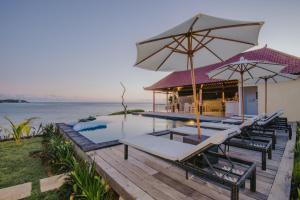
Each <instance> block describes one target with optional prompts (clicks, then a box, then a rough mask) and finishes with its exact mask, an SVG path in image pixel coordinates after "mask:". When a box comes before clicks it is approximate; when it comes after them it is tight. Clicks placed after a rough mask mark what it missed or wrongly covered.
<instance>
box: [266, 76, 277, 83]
mask: <svg viewBox="0 0 300 200" xmlns="http://www.w3.org/2000/svg"><path fill="white" fill-rule="evenodd" d="M271 79H272V80H273V81H274V82H275V83H278V81H276V80H275V78H274V76H273V77H271ZM267 80H268V79H267Z"/></svg>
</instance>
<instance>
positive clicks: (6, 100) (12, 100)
mask: <svg viewBox="0 0 300 200" xmlns="http://www.w3.org/2000/svg"><path fill="white" fill-rule="evenodd" d="M0 103H29V102H28V101H26V100H23V99H0Z"/></svg>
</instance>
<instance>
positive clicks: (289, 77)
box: [276, 73, 296, 81]
mask: <svg viewBox="0 0 300 200" xmlns="http://www.w3.org/2000/svg"><path fill="white" fill-rule="evenodd" d="M276 76H281V77H283V78H286V79H290V80H293V81H294V80H296V79H293V78H291V77H288V76H284V75H283V74H278V73H277V74H276Z"/></svg>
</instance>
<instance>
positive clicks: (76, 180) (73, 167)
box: [43, 124, 114, 200]
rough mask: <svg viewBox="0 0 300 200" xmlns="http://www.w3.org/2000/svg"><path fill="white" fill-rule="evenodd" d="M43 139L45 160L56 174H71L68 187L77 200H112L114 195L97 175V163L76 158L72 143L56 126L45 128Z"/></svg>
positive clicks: (50, 125)
mask: <svg viewBox="0 0 300 200" xmlns="http://www.w3.org/2000/svg"><path fill="white" fill-rule="evenodd" d="M43 137H44V142H45V144H44V146H45V150H44V155H45V160H47V162H48V163H49V164H50V165H51V166H52V168H53V170H54V171H56V172H59V173H61V172H70V178H69V181H68V183H67V185H70V186H71V190H72V192H71V193H73V196H74V198H75V199H89V200H96V199H97V200H99V199H101V200H102V199H105V200H106V199H112V197H113V194H114V193H113V192H112V190H111V189H110V187H109V186H108V184H107V183H106V182H105V180H104V179H103V178H101V177H100V176H99V175H98V174H97V172H96V169H95V163H94V162H93V163H92V164H90V163H88V162H86V161H82V160H81V159H79V158H76V156H75V152H74V148H73V145H72V143H71V142H69V141H66V140H65V139H64V137H63V136H62V135H61V134H60V133H59V132H58V131H57V130H56V129H55V127H54V125H52V124H49V125H46V126H45V127H44V128H43ZM70 199H71V198H70Z"/></svg>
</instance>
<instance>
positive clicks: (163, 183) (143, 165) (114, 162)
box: [87, 127, 295, 200]
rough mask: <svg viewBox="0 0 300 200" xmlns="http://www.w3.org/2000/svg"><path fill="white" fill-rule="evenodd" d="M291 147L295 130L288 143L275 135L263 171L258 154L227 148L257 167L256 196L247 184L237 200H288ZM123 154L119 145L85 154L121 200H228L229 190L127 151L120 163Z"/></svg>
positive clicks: (282, 137)
mask: <svg viewBox="0 0 300 200" xmlns="http://www.w3.org/2000/svg"><path fill="white" fill-rule="evenodd" d="M177 139H180V138H177ZM294 144H295V127H293V139H292V140H288V137H287V134H285V133H279V136H278V144H277V145H276V150H274V151H273V158H272V160H267V170H266V171H262V170H261V157H260V156H261V154H260V153H258V152H253V151H248V150H243V149H238V148H233V147H232V148H231V150H230V155H232V156H236V157H239V158H242V159H247V160H251V161H254V162H256V163H257V182H256V184H257V187H256V188H257V192H255V193H253V192H251V191H250V190H249V182H247V183H246V188H245V189H243V190H240V199H268V197H269V194H272V195H271V196H272V199H277V198H276V197H278V199H279V198H281V199H282V197H284V196H285V197H286V198H285V199H288V197H287V196H288V195H289V191H288V193H286V192H287V191H286V190H288V189H289V185H290V177H286V174H287V175H289V174H291V170H292V165H290V164H288V167H286V164H285V163H292V162H293V157H291V155H286V154H289V153H291V152H292V149H293V148H294ZM286 147H287V148H286ZM123 153H124V150H123V145H118V146H114V147H109V148H105V149H100V150H95V151H90V152H87V155H88V156H89V158H90V159H93V160H95V162H96V165H97V171H98V172H99V173H100V174H101V175H102V176H103V177H105V178H106V179H107V181H108V182H109V184H110V185H111V186H112V187H113V189H114V190H115V191H116V192H117V193H118V194H119V195H120V196H121V197H122V198H123V199H165V200H171V199H176V200H182V199H190V200H192V199H220V200H221V199H222V200H223V199H230V191H229V190H227V189H225V188H223V187H222V186H220V185H216V184H215V183H212V182H207V181H205V180H202V179H201V178H199V177H196V176H191V177H190V178H189V179H188V180H186V179H185V172H184V171H183V170H182V169H180V168H178V167H176V166H175V165H173V164H171V163H169V162H166V161H163V160H161V159H159V158H156V157H154V156H151V155H149V154H146V153H143V152H141V151H138V150H135V149H133V148H130V147H129V159H128V160H124V157H123V155H124V154H123ZM282 166H283V168H282ZM279 168H280V169H279ZM282 174H283V175H282ZM282 176H284V177H282ZM274 183H275V184H276V185H274ZM271 191H272V192H271ZM276 193H277V194H276Z"/></svg>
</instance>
